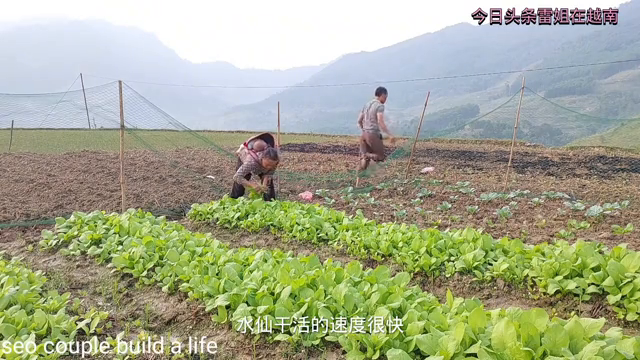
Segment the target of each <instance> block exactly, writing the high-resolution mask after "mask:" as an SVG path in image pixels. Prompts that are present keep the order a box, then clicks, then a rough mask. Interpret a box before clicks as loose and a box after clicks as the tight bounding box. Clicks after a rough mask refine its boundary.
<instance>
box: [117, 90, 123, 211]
mask: <svg viewBox="0 0 640 360" xmlns="http://www.w3.org/2000/svg"><path fill="white" fill-rule="evenodd" d="M118 87H119V92H120V193H121V196H122V200H121V201H122V212H123V213H124V212H125V198H124V103H123V101H122V80H118Z"/></svg>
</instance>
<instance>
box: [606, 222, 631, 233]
mask: <svg viewBox="0 0 640 360" xmlns="http://www.w3.org/2000/svg"><path fill="white" fill-rule="evenodd" d="M611 228H612V230H613V233H614V234H616V235H626V234H630V233H632V232H633V229H634V228H633V224H631V223H628V224H627V226H625V227H622V226H620V225H613V226H611Z"/></svg>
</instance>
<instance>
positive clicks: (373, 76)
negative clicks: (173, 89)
mask: <svg viewBox="0 0 640 360" xmlns="http://www.w3.org/2000/svg"><path fill="white" fill-rule="evenodd" d="M619 14H620V17H619V23H618V25H615V26H612V25H605V26H587V25H584V26H581V25H573V26H547V27H544V26H538V25H535V26H523V25H515V26H512V25H509V26H504V25H503V26H488V25H482V26H474V25H471V24H466V23H463V24H458V25H454V26H450V27H448V28H445V29H443V30H440V31H437V32H434V33H429V34H425V35H422V36H419V37H416V38H413V39H410V40H407V41H405V42H402V43H399V44H396V45H393V46H389V47H387V48H383V49H380V50H377V51H373V52H361V53H357V54H350V55H346V56H344V57H342V58H341V59H339V60H337V61H335V62H334V63H332V64H330V65H327V66H326V67H325V68H324V69H322V70H321V71H319V72H318V73H316V74H315V75H313V76H312V77H310V78H309V79H308V80H306V81H304V82H303V83H302V85H305V86H308V87H297V88H289V89H287V90H285V91H282V92H280V93H278V94H274V95H272V96H270V97H268V98H267V99H265V100H263V101H260V102H258V103H255V104H251V105H243V106H237V107H234V108H232V109H231V110H229V111H227V112H226V113H225V114H224V117H223V121H222V123H224V124H225V125H226V126H227V128H226V129H228V130H250V129H252V130H274V129H275V118H276V109H277V105H276V103H277V102H278V101H280V103H281V119H282V128H283V130H284V129H286V131H299V132H326V133H338V134H354V133H357V127H356V123H355V119H356V117H357V113H358V111H359V110H360V107H361V106H362V105H363V104H364V103H365V102H366V101H367V100H368V99H370V98H371V97H372V96H373V91H374V89H375V86H376V85H375V84H374V85H367V86H345V87H322V86H321V85H323V84H331V83H334V84H335V83H361V82H376V81H380V80H384V79H412V78H431V77H440V78H443V77H444V78H443V79H439V80H429V81H410V82H393V83H391V82H390V83H384V82H381V83H380V85H384V86H386V87H387V88H388V89H389V100H388V103H387V104H388V105H387V114H388V118H389V121H390V123H391V124H390V125H391V128H392V130H393V131H394V132H396V133H405V134H411V133H414V132H415V128H416V124H417V121H418V117H419V115H420V112H421V107H422V105H423V103H424V98H425V96H426V93H427V91H431V97H430V100H429V108H428V109H427V116H426V118H425V125H424V129H425V130H424V132H423V136H429V135H430V134H432V133H441V132H443V130H447V129H451V128H456V127H457V126H459V125H460V124H464V123H466V122H468V121H471V120H473V119H474V116H477V115H481V114H484V113H486V112H488V111H491V110H493V109H495V108H496V107H498V106H500V105H501V104H504V103H505V102H507V104H506V105H505V106H503V107H502V108H500V110H499V111H496V112H493V113H492V114H490V115H489V116H487V117H483V118H482V119H479V120H477V121H475V122H474V124H473V126H471V125H470V126H468V127H466V128H464V129H462V130H460V131H456V132H453V133H451V134H449V135H456V136H464V137H476V138H478V137H480V138H484V137H492V138H496V137H497V138H510V137H511V134H512V131H513V121H514V118H515V113H516V107H517V102H518V97H517V96H516V97H515V98H511V96H513V95H514V94H515V93H517V92H518V89H519V88H520V85H521V82H522V74H494V75H487V76H477V77H463V78H446V77H451V76H457V75H461V74H474V73H495V72H500V71H505V70H518V69H539V68H549V67H557V66H565V65H571V64H587V63H596V62H608V61H616V60H621V59H640V36H638V34H640V0H633V1H632V2H629V3H625V4H622V5H621V6H620V8H619ZM639 65H640V62H638V61H636V62H623V63H617V64H609V65H599V66H592V67H575V68H570V69H559V70H553V71H535V72H528V73H526V80H527V87H528V88H529V89H530V90H531V91H528V92H527V94H526V96H525V99H524V101H523V109H524V110H523V114H522V116H521V124H522V126H521V131H522V132H521V135H522V137H523V139H524V140H528V141H532V142H538V143H543V144H545V145H554V146H560V145H566V144H568V143H570V142H572V141H574V140H576V139H579V138H583V137H585V136H589V135H593V134H595V133H598V132H602V131H606V130H608V129H611V128H612V127H615V126H617V125H619V124H620V123H621V121H619V120H617V119H624V118H628V117H632V116H633V115H635V114H637V113H639V112H640V85H638V82H637V79H640V77H639V75H640V66H639ZM313 86H319V87H313ZM533 92H535V94H538V95H540V96H543V97H544V99H542V98H540V97H539V96H538V95H535V94H534V93H533ZM510 98H511V99H512V100H510V101H508V100H509V99H510ZM478 109H479V111H477V110H478ZM582 114H584V115H582Z"/></svg>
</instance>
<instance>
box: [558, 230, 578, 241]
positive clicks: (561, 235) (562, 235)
mask: <svg viewBox="0 0 640 360" xmlns="http://www.w3.org/2000/svg"><path fill="white" fill-rule="evenodd" d="M574 236H575V234H574V233H573V232H571V231H566V230H564V229H562V230H560V231H559V232H558V233H557V234H556V237H557V238H560V239H564V240H570V239H573V237H574Z"/></svg>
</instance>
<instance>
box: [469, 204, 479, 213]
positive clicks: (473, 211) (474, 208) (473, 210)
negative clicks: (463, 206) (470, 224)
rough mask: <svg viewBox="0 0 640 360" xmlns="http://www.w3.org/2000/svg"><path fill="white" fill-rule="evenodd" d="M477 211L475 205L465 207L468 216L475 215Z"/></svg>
mask: <svg viewBox="0 0 640 360" xmlns="http://www.w3.org/2000/svg"><path fill="white" fill-rule="evenodd" d="M478 209H479V208H478V206H476V205H470V206H467V212H468V213H469V214H471V215H474V214H477V213H478Z"/></svg>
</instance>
